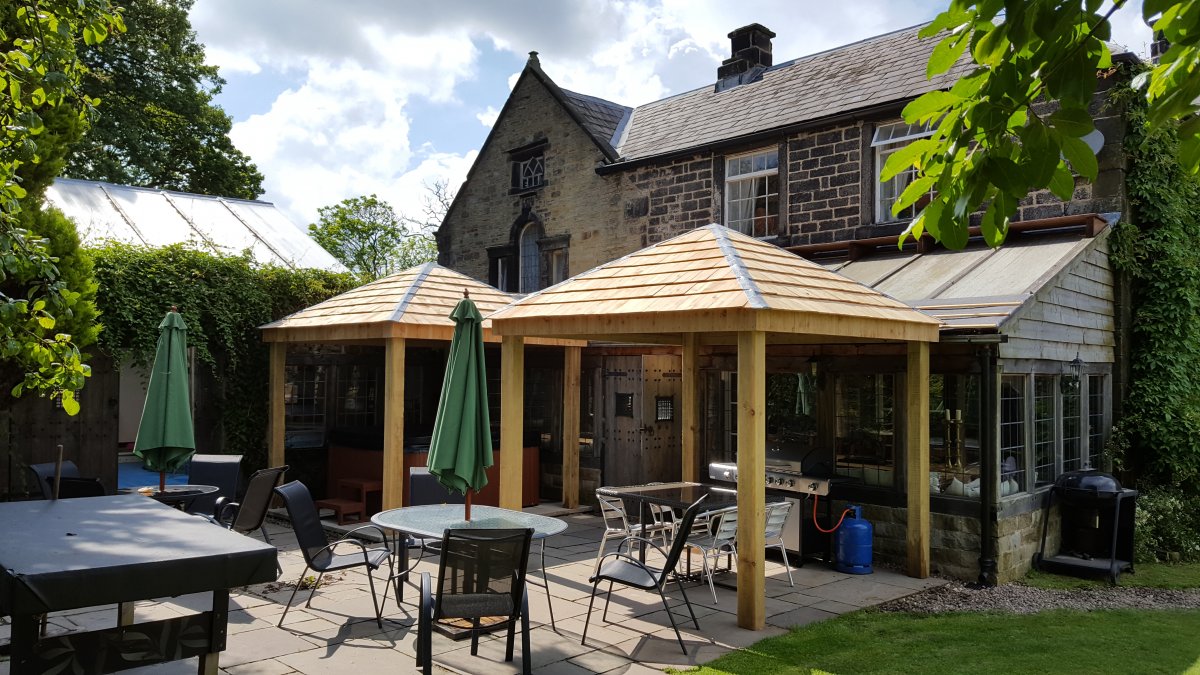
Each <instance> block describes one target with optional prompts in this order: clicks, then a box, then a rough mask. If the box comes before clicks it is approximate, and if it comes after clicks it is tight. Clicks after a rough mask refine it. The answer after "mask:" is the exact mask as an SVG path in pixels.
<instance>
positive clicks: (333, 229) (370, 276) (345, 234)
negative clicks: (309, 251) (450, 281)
mask: <svg viewBox="0 0 1200 675" xmlns="http://www.w3.org/2000/svg"><path fill="white" fill-rule="evenodd" d="M317 211H318V213H319V214H320V219H319V221H318V222H316V223H313V224H311V225H309V226H308V233H309V234H310V235H312V238H313V239H314V240H315V241H316V242H317V243H318V244H320V245H321V246H322V247H324V248H325V250H326V251H329V253H330V254H332V255H333V257H335V258H337V259H338V260H340V261H342V264H344V265H345V266H346V267H347V268H349V269H350V271H351V272H354V273H355V274H357V275H358V276H359V277H360V278H362V279H363V280H364V281H372V280H374V279H378V278H380V277H384V276H387V275H389V274H392V273H394V272H397V271H399V270H403V269H407V268H409V267H413V266H415V265H420V264H421V263H424V262H429V261H431V260H434V259H436V258H437V244H436V243H434V241H433V239H432V237H430V236H428V235H427V234H425V233H424V232H422V231H420V230H417V231H413V230H410V229H409V228H408V226H407V225H406V224H405V221H406V220H407V221H409V222H412V221H411V220H410V219H406V218H404V217H402V216H397V215H396V212H395V210H394V209H392V207H391V205H390V204H388V203H387V202H385V201H383V200H381V199H379V198H378V197H376V196H375V195H370V196H365V197H353V198H350V199H344V200H342V202H341V203H339V204H335V205H333V206H323V207H321V208H320V209H318V210H317Z"/></svg>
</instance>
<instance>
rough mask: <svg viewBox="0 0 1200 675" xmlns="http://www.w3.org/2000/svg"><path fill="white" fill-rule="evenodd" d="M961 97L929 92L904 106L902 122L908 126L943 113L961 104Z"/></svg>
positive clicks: (947, 93)
mask: <svg viewBox="0 0 1200 675" xmlns="http://www.w3.org/2000/svg"><path fill="white" fill-rule="evenodd" d="M962 100H963V99H962V97H961V96H957V95H955V94H952V93H950V92H948V91H931V92H928V93H926V94H923V95H921V97H920V98H918V99H917V100H915V101H912V102H911V103H909V104H908V105H906V106H904V112H903V113H902V115H903V116H904V121H905V122H908V123H909V124H916V123H917V122H921V121H925V120H927V119H930V118H932V117H935V116H938V115H939V114H941V113H944V112H945V111H946V109H947V108H950V107H951V106H954V105H957V104H959V103H961V102H962Z"/></svg>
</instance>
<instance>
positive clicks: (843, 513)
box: [813, 493, 850, 534]
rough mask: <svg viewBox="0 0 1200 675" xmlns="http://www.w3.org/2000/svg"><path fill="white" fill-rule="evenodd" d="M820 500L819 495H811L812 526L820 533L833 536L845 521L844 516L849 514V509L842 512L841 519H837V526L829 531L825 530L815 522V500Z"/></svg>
mask: <svg viewBox="0 0 1200 675" xmlns="http://www.w3.org/2000/svg"><path fill="white" fill-rule="evenodd" d="M820 498H821V496H820V495H818V494H816V493H813V525H815V526H816V527H817V529H818V530H820V531H821V532H824V533H825V534H833V533H834V532H836V531H837V529H838V528H839V527H841V526H842V521H843V520H845V519H846V514H847V513H850V509H845V510H843V511H842V517H841V518H838V522H837V525H834V526H833V527H832V528H831V529H828V530H827V529H825V528H823V527H821V523H818V522H817V500H818V499H820Z"/></svg>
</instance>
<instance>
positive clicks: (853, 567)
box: [834, 505, 875, 574]
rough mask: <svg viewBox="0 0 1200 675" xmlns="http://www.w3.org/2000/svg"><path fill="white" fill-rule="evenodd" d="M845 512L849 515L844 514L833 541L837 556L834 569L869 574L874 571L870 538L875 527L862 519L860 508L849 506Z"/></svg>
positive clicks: (849, 572) (848, 572)
mask: <svg viewBox="0 0 1200 675" xmlns="http://www.w3.org/2000/svg"><path fill="white" fill-rule="evenodd" d="M846 510H847V511H850V513H848V514H846V519H845V520H844V521H842V526H841V527H839V528H838V531H837V536H836V537H835V540H834V548H835V552H836V556H837V563H836V564H835V565H834V567H835V568H836V569H837V571H839V572H845V573H847V574H870V573H872V572H874V571H875V570H874V569H872V567H871V538H872V536H873V535H874V533H875V526H874V525H871V521H869V520H866V519H865V518H863V517H862V507H861V506H854V505H849V506H847V507H846Z"/></svg>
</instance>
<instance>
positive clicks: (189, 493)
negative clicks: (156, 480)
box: [117, 484, 220, 511]
mask: <svg viewBox="0 0 1200 675" xmlns="http://www.w3.org/2000/svg"><path fill="white" fill-rule="evenodd" d="M219 489H220V488H218V487H217V486H216V485H171V484H168V485H167V488H166V489H165V490H163V491H161V492H160V491H159V489H158V486H157V485H146V486H142V487H128V488H121V489H119V490H117V493H118V494H123V495H142V496H144V497H149V498H151V499H153V500H154V501H156V502H162V503H163V504H166V505H167V506H174V507H175V508H177V509H179V510H180V511H186V510H188V507H189V506H191V505H192V502H194V501H196V498H197V497H200V496H203V495H210V494H212V493H214V492H216V491H217V490H219Z"/></svg>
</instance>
